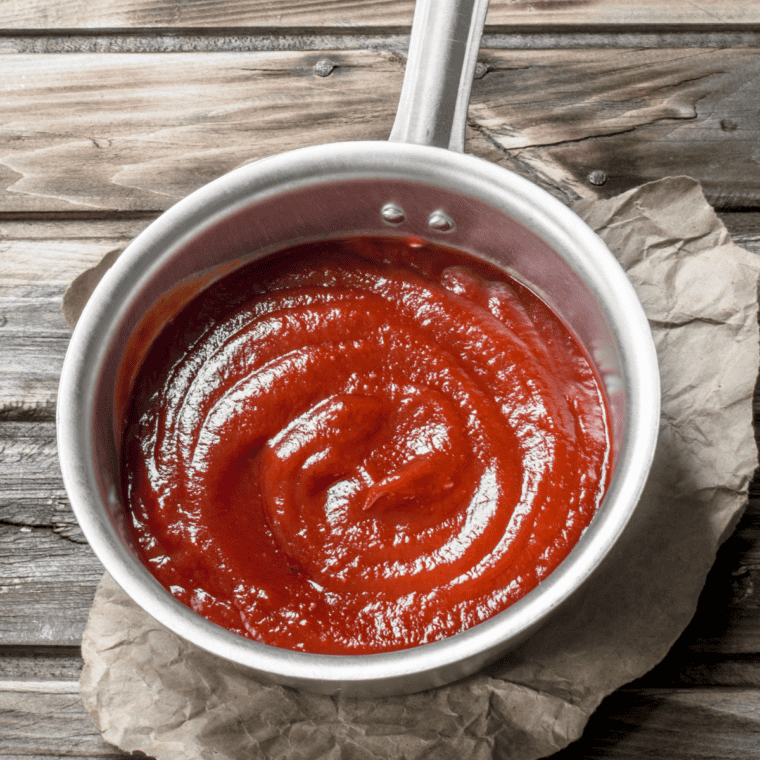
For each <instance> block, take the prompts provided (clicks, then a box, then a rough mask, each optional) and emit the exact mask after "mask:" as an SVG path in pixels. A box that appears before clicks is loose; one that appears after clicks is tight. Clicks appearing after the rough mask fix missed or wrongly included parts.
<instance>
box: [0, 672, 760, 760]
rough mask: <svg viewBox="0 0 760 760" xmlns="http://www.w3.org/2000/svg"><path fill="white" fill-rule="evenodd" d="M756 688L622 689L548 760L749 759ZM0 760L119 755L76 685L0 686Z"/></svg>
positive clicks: (758, 696) (32, 682)
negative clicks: (573, 740) (105, 738)
mask: <svg viewBox="0 0 760 760" xmlns="http://www.w3.org/2000/svg"><path fill="white" fill-rule="evenodd" d="M759 704H760V691H758V690H757V689H735V690H722V691H721V690H710V689H696V688H695V689H663V690H653V689H647V690H628V691H626V690H623V691H619V692H617V693H615V694H614V695H612V696H611V697H609V698H608V699H607V700H606V701H605V702H603V703H602V705H601V707H600V708H599V710H598V712H597V713H596V714H595V715H594V716H592V719H591V721H590V723H589V726H588V728H587V730H586V732H585V734H584V736H583V738H582V739H581V740H580V741H579V742H577V743H575V744H574V745H571V746H570V747H569V748H568V749H566V750H564V751H563V752H560V753H558V754H557V755H554V758H555V760H583V759H584V758H586V759H588V760H590V759H591V758H608V759H609V760H629V759H630V758H642V757H647V758H651V759H652V760H659V759H662V760H694V758H697V757H699V758H716V759H717V758H720V759H721V760H750V759H751V758H755V757H757V748H758V746H760V709H759V708H758V705H759ZM0 756H2V757H24V758H30V757H31V758H43V757H44V758H48V757H50V756H53V757H63V756H65V757H69V758H113V757H126V756H127V755H125V754H124V753H121V752H119V751H118V750H116V749H115V748H114V747H112V746H111V745H109V744H107V743H106V742H104V741H103V739H102V738H101V737H100V735H99V734H98V732H97V729H96V728H95V727H94V726H93V725H92V722H91V721H90V718H89V716H88V715H87V713H86V711H85V709H84V707H83V705H82V703H81V701H80V700H79V695H78V689H77V683H76V681H72V680H55V679H50V680H37V679H29V680H2V681H0Z"/></svg>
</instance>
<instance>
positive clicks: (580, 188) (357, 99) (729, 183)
mask: <svg viewBox="0 0 760 760" xmlns="http://www.w3.org/2000/svg"><path fill="white" fill-rule="evenodd" d="M324 57H329V58H330V60H331V61H332V62H333V63H334V64H335V69H334V70H333V73H332V74H330V76H328V77H319V76H317V75H316V74H315V72H314V64H315V63H316V62H317V61H318V60H319V59H320V58H324ZM481 57H482V61H483V62H484V63H485V64H486V65H487V66H488V71H487V73H486V75H485V76H483V77H482V78H481V79H478V80H476V82H475V86H474V90H473V98H472V104H471V108H470V119H469V130H468V143H467V148H468V151H469V152H471V153H473V154H475V155H479V156H481V157H484V158H486V159H488V160H491V161H494V162H497V163H499V164H501V165H504V166H506V167H509V168H512V169H514V170H515V171H517V172H518V173H521V174H523V175H525V176H527V177H529V178H531V179H533V180H534V181H537V182H538V183H539V184H541V185H543V186H544V187H545V188H546V189H548V190H549V191H550V192H552V193H553V194H555V195H557V196H558V197H560V198H563V199H565V200H570V199H573V198H576V197H592V198H593V197H600V196H603V197H606V196H610V195H614V194H616V193H618V192H620V191H622V190H624V189H627V188H629V187H633V186H635V185H638V184H641V183H642V182H645V181H649V180H653V179H658V178H660V177H663V176H667V175H677V174H689V175H691V176H694V177H696V178H697V179H699V180H700V181H701V182H702V184H703V186H704V188H705V192H706V195H707V197H708V199H709V200H710V201H711V202H712V203H713V204H714V205H715V206H716V207H718V208H723V209H737V208H751V207H754V206H756V205H758V204H760V172H756V171H748V167H752V166H756V165H757V161H758V159H757V156H758V155H760V129H758V126H759V125H758V113H760V90H758V88H757V87H755V86H754V82H756V81H757V80H758V78H759V77H760V49H755V48H752V49H737V48H732V49H728V50H724V49H720V48H711V49H703V50H684V49H677V50H668V49H660V50H633V49H631V50H564V51H554V50H523V51H513V52H505V51H500V50H486V51H483V54H482V56H481ZM0 66H8V67H11V66H12V68H13V71H14V76H13V77H12V78H6V79H4V80H3V81H2V82H1V83H0V125H2V126H0V213H49V212H57V213H66V212H79V213H81V212H87V211H89V212H91V213H96V212H113V211H119V212H127V211H132V212H154V211H161V210H163V209H165V208H167V207H168V206H169V205H171V204H172V203H174V202H175V201H177V200H179V199H180V198H182V197H184V196H186V195H187V194H188V193H190V192H191V191H192V190H194V189H196V188H197V187H199V186H201V185H203V184H205V183H206V182H208V181H210V180H212V179H215V178H216V177H218V176H220V175H221V174H224V173H225V172H227V171H229V170H230V169H233V168H235V167H237V166H240V165H242V164H244V163H247V162H249V161H253V160H256V159H258V158H262V157H265V156H269V155H273V154H276V153H280V152H284V151H286V150H290V149H293V148H297V147H302V146H305V145H312V144H320V143H329V142H335V141H341V140H361V139H370V140H383V139H385V138H386V137H387V135H388V133H389V131H390V128H391V125H392V122H393V117H394V114H395V109H396V102H397V98H398V92H399V89H400V85H401V79H402V74H403V66H404V61H403V57H402V56H400V55H399V54H398V53H396V52H391V51H380V50H373V51H367V50H364V51H331V52H329V53H328V52H323V53H318V52H312V51H308V52H298V51H295V52H293V51H291V52H253V53H185V54H170V53H166V54H80V55H67V54H50V55H48V54H38V55H33V54H29V55H15V56H0ZM716 157H719V159H717V158H716ZM595 171H596V172H599V171H601V172H603V173H604V180H603V182H602V184H595V183H594V182H592V181H591V180H590V179H589V176H590V175H591V173H592V172H595Z"/></svg>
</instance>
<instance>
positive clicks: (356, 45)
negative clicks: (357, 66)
mask: <svg viewBox="0 0 760 760" xmlns="http://www.w3.org/2000/svg"><path fill="white" fill-rule="evenodd" d="M408 47H409V31H408V30H399V31H388V30H383V31H382V32H377V31H374V30H371V29H365V30H357V29H351V30H348V31H347V30H343V31H330V30H321V29H320V30H304V31H302V32H294V31H293V30H290V29H288V30H284V31H282V32H281V33H276V32H274V31H272V30H248V31H244V30H240V29H196V30H187V29H183V30H181V31H177V30H171V29H150V30H109V29H100V30H97V29H96V30H88V31H82V30H81V29H80V30H70V31H65V30H63V31H61V30H54V31H51V30H45V31H42V32H27V33H25V34H20V33H18V32H15V33H10V34H8V33H6V34H2V33H0V54H4V53H199V52H206V53H211V52H214V53H217V52H268V51H310V50H313V51H319V50H323V51H330V50H387V51H390V52H401V53H405V52H406V51H407V49H408ZM730 47H760V31H756V30H737V31H716V30H710V31H690V30H684V31H670V30H667V31H660V32H656V31H652V28H651V27H647V28H646V29H645V30H642V31H632V30H630V29H627V30H610V31H552V32H547V31H546V30H544V29H540V30H535V31H517V30H515V29H512V30H509V31H504V32H489V31H488V30H486V32H485V33H484V35H483V38H482V41H481V49H483V50H486V49H491V50H581V49H595V48H604V49H610V48H615V49H625V48H652V49H656V48H674V49H679V48H689V49H690V48H707V49H709V48H730Z"/></svg>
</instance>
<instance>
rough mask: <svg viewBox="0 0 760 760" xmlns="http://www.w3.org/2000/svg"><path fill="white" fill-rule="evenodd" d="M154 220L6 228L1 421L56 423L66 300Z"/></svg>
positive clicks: (1, 252)
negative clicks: (78, 281)
mask: <svg viewBox="0 0 760 760" xmlns="http://www.w3.org/2000/svg"><path fill="white" fill-rule="evenodd" d="M147 223H148V220H144V219H136V220H129V221H109V222H99V221H97V220H94V221H90V222H86V223H85V222H77V221H68V222H65V223H62V222H56V221H41V222H35V223H33V224H32V223H29V222H10V221H6V222H3V223H0V356H2V357H3V361H2V362H0V419H5V420H9V419H10V420H12V419H52V418H53V415H54V413H55V399H56V394H57V389H58V379H59V377H60V373H61V366H62V363H63V357H64V354H65V352H66V347H67V346H68V342H69V338H70V335H71V330H70V329H69V326H68V325H67V324H66V321H65V320H64V317H63V312H62V311H61V301H62V298H63V293H64V291H65V289H66V287H67V286H68V284H69V283H70V282H71V281H72V280H73V279H74V278H75V277H76V276H77V275H78V274H80V273H81V272H83V271H85V270H86V269H88V268H89V267H92V266H94V265H95V264H96V263H97V262H98V261H100V260H101V258H103V256H105V255H106V254H107V253H108V252H109V251H114V250H122V249H123V248H124V247H125V246H126V245H127V243H128V242H129V241H130V240H131V239H132V238H134V237H135V236H136V235H137V234H138V233H139V231H140V230H142V229H143V228H144V227H145V226H146V224H147Z"/></svg>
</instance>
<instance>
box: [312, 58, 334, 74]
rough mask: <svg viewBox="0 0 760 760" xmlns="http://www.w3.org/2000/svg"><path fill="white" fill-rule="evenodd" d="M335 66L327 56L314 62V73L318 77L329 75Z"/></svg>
mask: <svg viewBox="0 0 760 760" xmlns="http://www.w3.org/2000/svg"><path fill="white" fill-rule="evenodd" d="M334 68H335V64H334V63H333V62H332V61H330V60H328V59H327V58H323V59H322V60H321V61H317V62H316V63H315V64H314V73H315V74H316V75H317V76H318V77H329V76H330V74H332V72H333V69H334Z"/></svg>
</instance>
